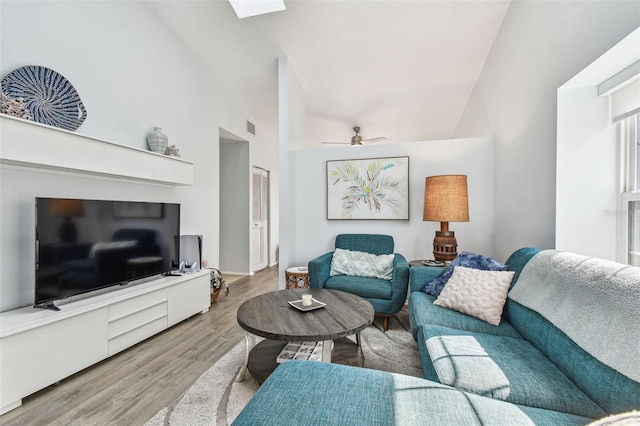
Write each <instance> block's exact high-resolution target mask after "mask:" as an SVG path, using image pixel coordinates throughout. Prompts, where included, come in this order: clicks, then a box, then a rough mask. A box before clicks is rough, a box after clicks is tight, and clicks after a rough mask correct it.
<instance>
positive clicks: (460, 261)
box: [424, 251, 509, 297]
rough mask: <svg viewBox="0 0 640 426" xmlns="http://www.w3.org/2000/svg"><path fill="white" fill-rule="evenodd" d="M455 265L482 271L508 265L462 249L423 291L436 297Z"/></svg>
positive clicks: (506, 268)
mask: <svg viewBox="0 0 640 426" xmlns="http://www.w3.org/2000/svg"><path fill="white" fill-rule="evenodd" d="M456 266H464V267H466V268H473V269H480V270H482V271H508V270H509V266H507V265H505V264H503V263H500V262H498V261H496V260H494V259H491V258H490V257H486V256H483V255H481V254H477V253H470V252H467V251H463V252H461V253H460V254H458V257H456V258H455V259H453V260H452V261H451V263H449V266H448V267H447V269H446V270H445V271H444V273H443V274H442V275H440V276H439V277H438V278H436V279H434V280H432V281H429V282H428V283H427V284H426V285H425V287H424V292H425V293H427V294H430V295H431V296H434V297H438V296H439V295H440V292H441V291H442V289H443V288H444V286H445V284H447V281H449V278H451V275H452V274H453V270H454V268H455V267H456Z"/></svg>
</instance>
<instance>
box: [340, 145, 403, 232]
mask: <svg viewBox="0 0 640 426" xmlns="http://www.w3.org/2000/svg"><path fill="white" fill-rule="evenodd" d="M327 219H329V220H335V219H363V220H367V219H386V220H409V157H387V158H365V159H360V160H334V161H327Z"/></svg>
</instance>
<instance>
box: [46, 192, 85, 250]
mask: <svg viewBox="0 0 640 426" xmlns="http://www.w3.org/2000/svg"><path fill="white" fill-rule="evenodd" d="M49 214H50V215H51V216H61V217H64V222H62V224H61V225H60V228H58V237H59V238H60V241H62V242H64V243H75V242H76V241H77V239H78V230H77V229H76V225H75V224H74V223H73V222H72V221H71V218H72V217H83V216H84V204H83V203H82V200H73V199H68V198H54V199H52V200H51V201H50V203H49Z"/></svg>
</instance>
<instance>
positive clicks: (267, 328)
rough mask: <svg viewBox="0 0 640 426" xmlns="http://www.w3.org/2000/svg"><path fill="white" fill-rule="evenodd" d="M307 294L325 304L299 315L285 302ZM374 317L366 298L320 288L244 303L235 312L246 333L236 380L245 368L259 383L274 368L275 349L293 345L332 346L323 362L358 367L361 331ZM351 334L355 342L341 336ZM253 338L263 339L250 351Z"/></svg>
mask: <svg viewBox="0 0 640 426" xmlns="http://www.w3.org/2000/svg"><path fill="white" fill-rule="evenodd" d="M309 293H311V295H312V296H313V298H314V299H316V300H318V301H320V302H322V303H325V304H326V306H325V307H323V308H320V309H315V310H311V311H306V312H302V311H299V310H298V309H296V308H294V307H292V306H290V305H289V303H288V302H289V301H295V300H300V299H302V295H303V294H309ZM373 315H374V310H373V306H372V305H371V303H369V302H368V301H367V300H365V299H363V298H361V297H359V296H356V295H354V294H351V293H345V292H343V291H337V290H327V289H321V288H311V289H291V290H280V291H274V292H271V293H265V294H261V295H259V296H256V297H254V298H252V299H250V300H247V301H246V302H244V303H243V304H242V305H240V307H239V308H238V324H240V326H241V327H242V328H243V329H244V331H245V341H246V355H245V361H244V365H243V368H242V370H241V373H240V376H239V380H240V381H241V380H243V379H244V377H245V374H246V371H247V369H248V370H249V372H250V373H251V374H252V375H253V376H254V377H255V378H256V379H257V380H258V381H259V382H260V383H262V382H263V381H264V380H266V379H267V377H269V375H270V374H271V373H272V372H273V370H275V369H276V367H277V366H278V364H277V363H276V357H277V356H278V354H279V353H280V351H281V350H282V349H283V348H284V347H285V346H286V345H287V343H288V342H293V341H324V342H325V343H324V347H325V348H331V346H332V342H333V351H332V352H331V351H329V352H328V355H329V358H330V359H327V356H325V357H324V361H325V362H336V363H339V364H345V365H355V366H360V367H362V366H363V365H364V355H363V354H362V350H361V349H360V346H359V344H360V331H362V330H364V329H365V328H367V327H368V326H369V325H370V324H371V323H372V322H373ZM352 334H355V335H356V342H354V341H352V340H351V339H347V338H346V336H349V335H352ZM254 335H255V336H260V337H264V338H265V340H263V341H261V342H260V343H258V344H257V345H255V346H254V347H253V348H252V346H253V344H252V342H253V340H254V339H253V336H254ZM325 354H327V352H326V351H325ZM309 362H315V361H309Z"/></svg>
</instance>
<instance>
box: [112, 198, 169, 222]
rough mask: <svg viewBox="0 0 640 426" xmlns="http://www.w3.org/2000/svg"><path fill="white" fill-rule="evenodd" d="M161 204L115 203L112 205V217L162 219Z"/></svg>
mask: <svg viewBox="0 0 640 426" xmlns="http://www.w3.org/2000/svg"><path fill="white" fill-rule="evenodd" d="M162 207H163V206H162V203H141V202H117V203H113V217H116V218H118V217H122V218H125V217H126V218H136V217H137V218H141V219H162V217H163V216H164V211H163V208H162Z"/></svg>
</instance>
